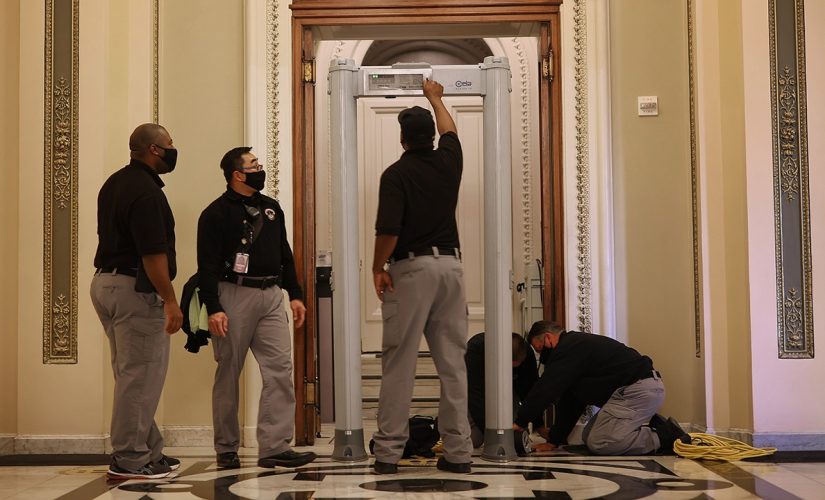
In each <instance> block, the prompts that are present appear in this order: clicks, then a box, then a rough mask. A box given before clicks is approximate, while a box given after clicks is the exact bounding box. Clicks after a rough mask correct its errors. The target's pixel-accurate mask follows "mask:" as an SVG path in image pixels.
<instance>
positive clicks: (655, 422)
mask: <svg viewBox="0 0 825 500" xmlns="http://www.w3.org/2000/svg"><path fill="white" fill-rule="evenodd" d="M666 422H667V419H666V418H665V417H663V416H661V415H659V414H658V413H655V414H654V415H653V416H652V417H650V422H648V424H647V425H649V426H650V427H652V428H654V429H658V428H659V427H662V426H664V425H666Z"/></svg>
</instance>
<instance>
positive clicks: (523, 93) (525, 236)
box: [511, 37, 534, 265]
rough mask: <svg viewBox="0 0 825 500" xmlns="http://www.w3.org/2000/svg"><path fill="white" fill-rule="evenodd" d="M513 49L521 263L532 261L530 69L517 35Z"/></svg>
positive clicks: (513, 40) (514, 38)
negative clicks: (516, 82)
mask: <svg viewBox="0 0 825 500" xmlns="http://www.w3.org/2000/svg"><path fill="white" fill-rule="evenodd" d="M511 41H512V42H513V50H515V52H516V55H517V56H518V75H519V80H520V82H521V85H520V87H519V88H520V90H519V103H520V107H521V109H520V110H519V142H520V143H521V151H520V154H519V158H520V159H521V228H520V232H521V240H522V263H523V264H525V265H526V264H529V263H530V262H533V259H534V257H533V203H532V191H533V174H532V169H531V168H530V94H529V92H530V85H529V82H530V69H529V67H528V64H527V55H526V53H525V52H524V47H522V46H521V41H520V40H519V39H518V38H517V37H513V38H512V39H511Z"/></svg>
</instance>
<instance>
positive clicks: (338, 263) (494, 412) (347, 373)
mask: <svg viewBox="0 0 825 500" xmlns="http://www.w3.org/2000/svg"><path fill="white" fill-rule="evenodd" d="M426 78H429V79H433V80H436V81H438V82H439V83H441V84H442V85H443V86H444V94H445V95H480V96H482V97H483V99H484V113H483V119H484V136H483V137H484V221H485V226H484V251H485V258H484V285H485V292H484V315H485V320H484V326H485V334H484V344H485V346H486V349H485V360H484V362H485V382H486V384H485V387H486V394H485V400H486V403H485V412H486V425H487V429H485V431H484V434H485V436H484V451H483V454H482V458H484V459H486V460H492V461H497V462H506V461H509V460H512V459H514V458H515V457H516V451H515V448H514V446H513V430H512V425H513V404H512V401H513V396H512V391H513V384H512V377H513V374H512V362H511V360H512V343H511V332H512V328H513V318H512V316H513V313H512V307H511V294H512V289H513V276H512V270H511V263H512V232H511V225H512V224H511V209H510V198H511V195H510V185H511V182H510V172H511V165H510V147H511V146H510V96H509V94H510V91H511V88H510V66H509V63H508V61H507V58H506V57H495V56H491V57H486V58H485V59H484V62H483V63H481V64H478V65H466V66H429V65H426V64H396V65H394V66H388V67H384V66H381V67H378V66H376V67H359V66H356V65H355V61H353V60H352V59H336V60H333V61H332V63H331V64H330V68H329V93H330V121H331V125H332V126H331V127H330V130H331V136H330V151H332V165H331V168H332V176H333V180H334V182H333V196H332V213H333V214H334V215H333V220H332V221H331V223H332V225H333V245H334V251H333V252H332V257H333V259H332V260H333V262H332V273H333V277H332V289H333V301H332V302H333V318H334V319H333V332H334V333H333V341H334V346H335V353H334V364H335V368H334V371H335V448H334V451H333V453H332V458H333V459H335V460H339V461H346V462H357V461H361V460H365V459H366V458H367V453H366V451H365V450H364V429H363V423H362V418H361V332H360V328H361V318H360V313H361V293H360V290H359V283H360V280H359V255H358V234H359V233H358V154H357V138H356V130H357V123H356V99H358V98H363V97H393V96H410V95H423V91H422V88H423V86H422V85H423V82H424V79H426ZM460 135H461V131H459V136H460ZM455 362H456V363H463V362H464V360H463V359H461V360H455Z"/></svg>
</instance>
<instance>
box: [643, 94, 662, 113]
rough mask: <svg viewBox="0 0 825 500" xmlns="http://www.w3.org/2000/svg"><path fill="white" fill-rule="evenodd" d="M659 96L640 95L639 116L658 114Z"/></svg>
mask: <svg viewBox="0 0 825 500" xmlns="http://www.w3.org/2000/svg"><path fill="white" fill-rule="evenodd" d="M658 115H659V96H655V95H640V96H639V116H658Z"/></svg>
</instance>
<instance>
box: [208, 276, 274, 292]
mask: <svg viewBox="0 0 825 500" xmlns="http://www.w3.org/2000/svg"><path fill="white" fill-rule="evenodd" d="M221 281H226V282H227V283H232V284H235V285H239V286H245V287H247V288H259V289H261V290H266V289H267V288H270V287H273V286H275V285H278V286H280V285H281V277H280V276H260V277H254V276H238V275H236V274H235V275H229V276H224V277H223V278H221Z"/></svg>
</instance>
